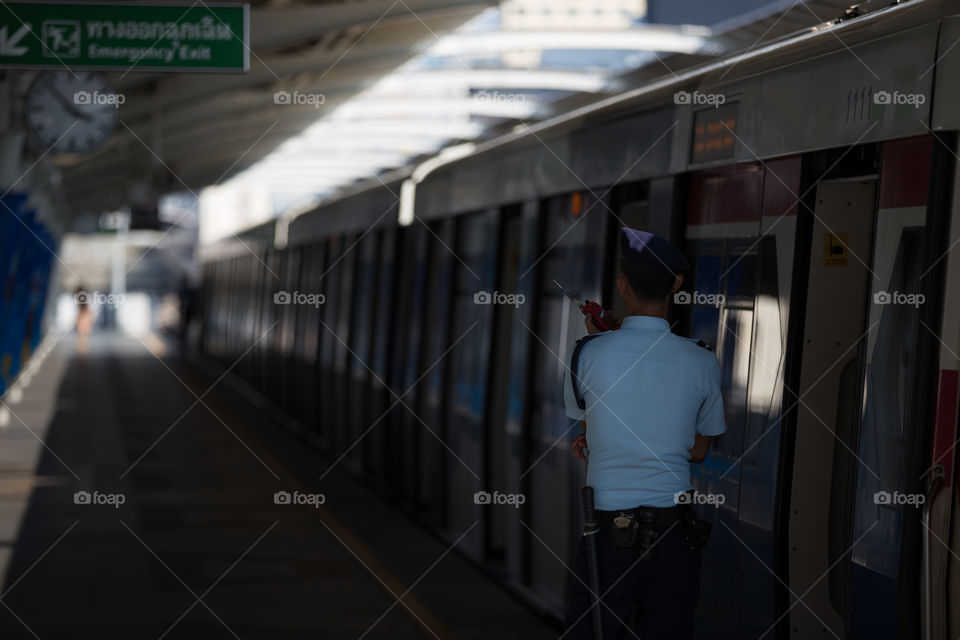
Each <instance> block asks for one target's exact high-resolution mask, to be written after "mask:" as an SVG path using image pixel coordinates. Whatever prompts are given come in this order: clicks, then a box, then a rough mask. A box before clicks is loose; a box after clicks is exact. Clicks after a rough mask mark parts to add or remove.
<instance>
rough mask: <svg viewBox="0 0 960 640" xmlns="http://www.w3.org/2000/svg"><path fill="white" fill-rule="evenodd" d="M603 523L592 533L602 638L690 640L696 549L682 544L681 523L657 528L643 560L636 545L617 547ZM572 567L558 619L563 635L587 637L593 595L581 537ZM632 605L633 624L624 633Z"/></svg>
mask: <svg viewBox="0 0 960 640" xmlns="http://www.w3.org/2000/svg"><path fill="white" fill-rule="evenodd" d="M601 513H602V512H598V516H599V515H600V514H601ZM608 513H609V512H608ZM598 519H600V520H601V522H603V519H601V518H598ZM608 522H609V520H608ZM609 526H611V525H609V524H607V525H606V526H605V527H603V528H601V530H600V531H599V532H598V533H597V534H596V535H595V536H594V537H595V538H596V546H597V565H598V569H599V579H600V595H602V600H603V603H602V604H597V606H598V607H599V608H600V610H601V611H602V612H603V635H604V639H603V640H614V639H616V640H619V639H620V638H634V637H635V636H639V637H640V638H641V639H642V640H693V621H694V610H695V608H696V605H697V598H698V597H699V595H700V551H699V550H694V549H691V548H690V546H689V545H688V544H687V541H686V539H685V536H684V531H683V526H682V523H681V522H679V521H676V520H674V521H673V523H671V524H666V525H663V526H660V527H659V528H660V530H661V531H662V532H663V533H662V534H661V536H660V538H659V539H658V542H657V543H656V545H655V546H654V547H653V549H652V551H651V552H649V554H650V556H651V557H650V559H649V560H648V561H640V560H639V558H640V556H639V554H638V552H637V550H636V549H617V548H616V547H615V546H614V544H613V540H612V539H611V537H610V530H609ZM575 571H576V574H577V577H571V579H570V587H569V590H568V596H567V615H566V619H565V620H564V628H565V629H566V631H567V633H566V635H564V636H563V637H564V638H565V639H567V638H569V639H570V640H574V639H578V640H588V639H591V638H593V618H592V616H593V610H592V609H591V608H590V605H591V603H592V602H593V599H592V596H591V594H590V591H589V589H588V586H587V585H589V581H588V580H587V576H588V573H587V557H586V544H585V542H584V541H583V539H582V538H581V540H580V549H579V551H578V552H577V561H576V566H575ZM578 578H579V579H578ZM604 605H606V606H604ZM634 607H636V611H635V624H634V625H633V633H630V629H629V628H628V625H630V624H631V609H633V608H634ZM611 610H612V611H611ZM571 627H572V628H571Z"/></svg>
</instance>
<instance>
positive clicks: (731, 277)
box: [725, 253, 757, 298]
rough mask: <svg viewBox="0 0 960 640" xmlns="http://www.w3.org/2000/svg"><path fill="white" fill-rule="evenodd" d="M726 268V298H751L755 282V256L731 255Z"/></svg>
mask: <svg viewBox="0 0 960 640" xmlns="http://www.w3.org/2000/svg"><path fill="white" fill-rule="evenodd" d="M729 262H730V263H729V265H728V266H727V282H726V293H725V295H726V296H727V297H728V298H753V295H754V282H755V280H756V269H757V264H756V256H754V255H753V254H749V253H747V254H743V255H739V256H738V255H732V256H730V261H729Z"/></svg>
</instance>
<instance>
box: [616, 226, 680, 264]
mask: <svg viewBox="0 0 960 640" xmlns="http://www.w3.org/2000/svg"><path fill="white" fill-rule="evenodd" d="M620 257H621V258H622V259H624V260H626V261H627V262H633V263H635V264H640V265H643V266H644V267H647V268H648V269H653V270H654V271H662V272H664V273H677V272H679V271H689V270H690V263H689V262H687V259H686V258H684V257H683V254H682V253H681V252H680V249H677V248H676V247H675V246H674V245H673V243H672V242H670V241H669V240H667V239H666V238H661V237H660V236H658V235H654V234H652V233H650V232H648V231H640V230H639V229H631V228H630V227H623V229H621V230H620Z"/></svg>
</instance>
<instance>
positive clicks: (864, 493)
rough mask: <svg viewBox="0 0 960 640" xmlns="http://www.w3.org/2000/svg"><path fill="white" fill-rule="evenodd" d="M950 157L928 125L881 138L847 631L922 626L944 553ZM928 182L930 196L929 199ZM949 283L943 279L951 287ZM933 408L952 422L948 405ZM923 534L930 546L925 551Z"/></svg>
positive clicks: (898, 633) (913, 633)
mask: <svg viewBox="0 0 960 640" xmlns="http://www.w3.org/2000/svg"><path fill="white" fill-rule="evenodd" d="M954 159H955V156H954V152H953V151H952V150H951V149H949V148H947V147H946V146H945V144H944V143H943V142H942V141H939V142H934V140H933V137H932V136H922V137H917V138H910V139H905V140H897V141H891V142H887V143H885V144H884V145H883V156H882V164H881V170H880V192H879V193H880V196H879V206H878V208H877V214H876V233H875V234H874V235H875V238H876V239H875V242H874V248H873V252H872V256H871V262H870V264H871V270H872V274H873V277H871V279H870V289H869V290H868V292H867V293H868V300H869V301H870V305H869V310H868V316H867V327H866V329H865V331H866V337H865V338H864V340H863V343H864V352H865V353H864V363H863V367H862V373H861V376H860V380H859V381H858V382H859V386H858V401H859V402H860V403H861V406H862V410H861V411H860V413H859V416H858V417H857V428H858V438H857V440H856V442H855V443H854V446H853V449H854V454H855V462H854V463H852V464H851V467H852V470H853V471H852V473H851V474H850V477H851V483H850V484H851V487H852V489H853V498H852V508H851V512H852V513H851V524H850V533H849V538H850V541H849V542H848V546H849V547H850V548H851V550H852V551H851V553H850V557H849V561H848V562H847V571H848V575H849V592H848V597H847V601H846V608H847V610H848V611H849V614H848V616H849V624H848V628H849V630H850V635H851V637H856V638H860V637H870V638H877V639H883V640H887V639H893V638H915V637H920V636H921V633H922V631H921V629H922V626H923V624H922V621H921V617H920V616H921V614H920V611H921V593H922V587H921V584H922V582H923V580H924V577H923V572H924V568H923V564H924V563H925V562H930V561H931V558H933V557H935V556H936V555H940V556H941V557H946V556H947V555H948V554H950V553H953V552H952V550H950V549H949V548H948V547H947V543H946V541H945V537H946V532H945V531H943V530H941V531H940V536H943V537H939V538H938V536H937V535H936V534H935V533H934V532H933V531H932V529H931V526H933V527H936V526H937V524H936V523H935V521H934V520H931V519H930V513H929V512H928V511H927V507H928V505H927V504H926V503H927V501H928V496H929V495H932V492H930V493H928V488H933V487H935V486H936V483H935V482H933V481H934V479H935V476H936V473H935V465H936V464H937V462H938V460H937V458H936V457H932V456H931V454H930V451H931V445H930V439H931V438H932V435H931V434H932V432H933V430H934V425H935V424H937V423H939V420H937V419H936V418H935V417H934V416H935V409H934V406H935V398H936V390H937V383H936V381H937V375H938V371H937V369H938V367H937V363H938V360H939V356H940V355H941V354H943V353H948V354H949V347H948V348H947V351H944V349H943V347H944V346H945V345H944V343H943V342H941V338H940V336H939V335H938V334H941V333H942V334H943V335H944V336H951V337H947V338H946V339H947V340H953V339H954V338H953V337H952V336H955V332H956V325H953V326H950V325H949V324H944V325H943V331H941V330H940V318H941V316H940V313H939V309H940V306H941V296H942V290H939V287H938V285H936V284H935V283H936V282H937V277H938V276H937V273H938V271H937V270H938V268H942V267H943V266H944V265H943V258H945V257H946V256H947V253H948V248H947V246H946V245H947V243H946V233H944V232H943V226H942V225H945V224H946V223H945V222H944V221H943V218H945V217H946V215H947V213H946V212H947V211H949V207H950V197H951V195H950V190H949V188H946V187H944V185H941V184H940V181H944V182H947V183H949V174H948V175H947V176H944V175H943V172H942V171H943V168H944V167H952V166H953V163H954ZM934 168H935V169H936V171H937V172H938V173H934ZM931 187H932V188H933V190H934V191H933V193H934V194H939V198H938V199H937V200H933V201H931V202H930V203H929V207H928V197H929V194H930V193H931ZM955 293H956V292H955V291H947V295H948V296H951V295H955ZM947 304H949V302H948V303H947ZM951 357H952V356H951ZM940 418H941V419H945V420H947V421H949V424H950V425H954V424H955V420H956V408H955V406H954V408H953V409H952V410H950V411H949V414H947V415H944V416H941V417H940ZM951 431H952V430H951ZM947 446H949V443H946V444H944V445H943V447H944V450H946V447H947ZM854 454H852V455H854ZM943 460H944V459H943V458H941V459H940V460H939V462H943ZM928 482H929V484H928ZM924 538H926V539H927V550H928V551H929V552H930V553H932V554H934V555H932V556H928V557H927V558H924V556H923V547H924V545H923V539H924ZM934 571H936V570H934ZM927 595H928V597H929V596H930V595H931V594H927ZM938 596H939V594H933V597H934V598H936V597H938ZM941 611H942V609H941ZM937 624H942V622H941V621H938V622H937ZM941 628H942V627H941ZM928 637H931V638H934V637H945V634H944V635H938V634H936V633H933V632H931V634H930V635H929V636H928ZM950 637H954V636H950Z"/></svg>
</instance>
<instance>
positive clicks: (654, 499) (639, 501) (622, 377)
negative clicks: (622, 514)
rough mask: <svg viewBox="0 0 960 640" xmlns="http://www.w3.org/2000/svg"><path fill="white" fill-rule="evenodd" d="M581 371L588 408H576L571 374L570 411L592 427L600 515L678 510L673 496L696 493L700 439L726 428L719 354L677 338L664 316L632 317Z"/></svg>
mask: <svg viewBox="0 0 960 640" xmlns="http://www.w3.org/2000/svg"><path fill="white" fill-rule="evenodd" d="M572 353H573V350H572V349H571V355H572ZM569 359H570V358H569V357H568V362H567V365H568V367H569V365H570V362H569ZM576 373H577V376H578V379H579V387H580V395H581V396H582V397H583V398H584V400H585V402H586V410H581V409H579V408H578V407H577V402H576V400H575V398H574V395H573V388H572V386H571V384H570V373H569V369H568V372H567V375H566V376H565V379H564V385H563V387H564V406H565V408H566V412H567V416H569V417H570V418H573V419H574V420H586V421H587V444H588V445H589V451H590V455H589V458H588V464H587V484H589V485H590V486H592V487H593V488H594V493H595V497H596V507H597V509H601V510H605V511H612V510H616V509H629V508H632V507H636V506H639V505H646V506H651V507H670V506H673V504H674V496H675V494H676V493H677V492H678V491H687V490H689V489H690V488H691V485H690V466H689V464H690V463H689V456H690V448H691V447H693V445H694V434H696V433H699V434H701V435H705V436H717V435H720V434H722V433H723V432H725V431H726V430H727V427H726V424H725V422H724V416H723V397H722V395H721V392H720V376H721V370H720V362H719V361H718V360H717V357H716V355H714V354H713V352H711V351H709V350H707V349H704V348H703V347H700V346H698V345H697V344H696V342H693V341H691V340H688V339H687V338H681V337H680V336H677V335H674V334H673V333H672V332H671V331H670V325H669V324H667V321H666V320H664V319H663V318H656V317H653V316H628V317H626V318H624V320H623V324H622V325H621V327H620V329H619V330H617V331H609V332H606V333H604V334H602V335H600V336H598V337H596V338H593V339H591V340H590V341H589V342H587V343H586V344H585V345H583V348H582V349H581V350H580V359H579V362H578V366H577V372H576Z"/></svg>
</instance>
